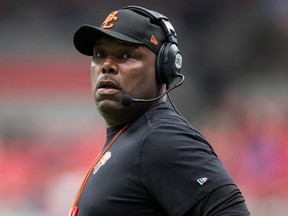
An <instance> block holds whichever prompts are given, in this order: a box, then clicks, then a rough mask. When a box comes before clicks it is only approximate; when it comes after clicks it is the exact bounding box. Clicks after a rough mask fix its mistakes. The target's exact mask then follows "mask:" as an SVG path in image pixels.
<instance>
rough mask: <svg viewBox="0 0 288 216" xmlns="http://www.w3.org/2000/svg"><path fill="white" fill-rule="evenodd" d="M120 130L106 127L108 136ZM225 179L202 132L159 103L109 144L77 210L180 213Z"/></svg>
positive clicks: (105, 215) (107, 214)
mask: <svg viewBox="0 0 288 216" xmlns="http://www.w3.org/2000/svg"><path fill="white" fill-rule="evenodd" d="M118 130H119V128H110V129H108V130H107V141H109V140H110V139H111V138H112V137H113V136H114V135H115V133H117V131H118ZM106 145H107V143H106ZM229 184H234V182H233V180H232V179H231V178H230V176H229V174H228V173H227V172H226V170H225V169H224V168H223V165H222V163H221V162H220V160H219V159H218V158H217V156H216V154H215V153H214V151H213V149H212V148H211V146H210V145H209V144H208V143H207V141H206V140H205V139H204V137H203V136H202V135H201V134H200V133H199V132H197V131H196V130H195V129H193V128H192V127H191V126H190V125H189V124H188V123H187V122H186V121H185V120H183V118H182V117H180V116H179V115H178V114H177V113H176V112H175V111H174V110H173V109H172V107H171V106H170V105H169V104H166V103H162V104H160V105H158V106H156V107H154V108H152V109H150V110H149V111H147V112H146V113H144V114H143V115H142V116H141V117H140V118H139V119H137V120H136V121H135V122H133V123H131V125H130V126H129V127H128V128H127V129H126V130H125V131H124V132H123V133H122V134H121V135H120V136H119V137H118V138H117V139H116V140H115V141H114V142H113V144H112V145H111V146H110V147H109V149H108V150H107V152H106V153H105V154H104V155H103V158H102V159H101V160H100V165H99V163H98V165H97V166H96V168H95V169H94V171H93V172H92V173H91V175H90V177H89V179H88V181H87V183H86V185H85V187H84V189H83V191H82V193H81V196H80V198H79V200H78V202H77V206H78V208H79V210H78V214H77V215H78V216H90V215H91V216H92V215H93V216H94V215H99V216H115V215H118V216H120V215H123V216H124V215H125V216H127V215H131V216H135V215H137V216H160V215H161V216H162V215H175V216H178V215H179V216H180V215H183V214H184V213H185V212H187V211H188V210H189V209H191V208H193V207H194V206H195V205H196V204H197V203H198V202H199V201H200V200H201V199H203V198H204V197H205V196H206V195H207V194H209V193H210V192H211V191H213V190H215V189H217V188H220V187H222V186H224V185H229Z"/></svg>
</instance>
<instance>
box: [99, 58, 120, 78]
mask: <svg viewBox="0 0 288 216" xmlns="http://www.w3.org/2000/svg"><path fill="white" fill-rule="evenodd" d="M102 73H114V74H116V73H118V65H117V62H116V61H115V59H114V58H113V57H111V56H108V57H107V58H106V59H105V61H104V63H103V65H102Z"/></svg>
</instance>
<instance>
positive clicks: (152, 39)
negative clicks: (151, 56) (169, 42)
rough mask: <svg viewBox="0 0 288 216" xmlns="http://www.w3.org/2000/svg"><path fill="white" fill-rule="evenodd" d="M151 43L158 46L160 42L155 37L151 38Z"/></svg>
mask: <svg viewBox="0 0 288 216" xmlns="http://www.w3.org/2000/svg"><path fill="white" fill-rule="evenodd" d="M150 42H151V43H153V44H154V45H156V46H157V45H158V41H157V39H156V38H155V36H154V35H152V36H151V39H150Z"/></svg>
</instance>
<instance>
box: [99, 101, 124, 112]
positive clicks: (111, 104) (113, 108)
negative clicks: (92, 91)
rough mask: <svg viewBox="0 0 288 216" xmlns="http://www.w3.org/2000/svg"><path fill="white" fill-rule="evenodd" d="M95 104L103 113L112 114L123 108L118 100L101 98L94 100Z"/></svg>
mask: <svg viewBox="0 0 288 216" xmlns="http://www.w3.org/2000/svg"><path fill="white" fill-rule="evenodd" d="M96 106H97V109H98V110H99V112H100V113H103V114H113V113H115V112H117V111H119V110H121V109H123V106H122V105H121V104H120V102H116V101H112V100H103V101H99V102H96Z"/></svg>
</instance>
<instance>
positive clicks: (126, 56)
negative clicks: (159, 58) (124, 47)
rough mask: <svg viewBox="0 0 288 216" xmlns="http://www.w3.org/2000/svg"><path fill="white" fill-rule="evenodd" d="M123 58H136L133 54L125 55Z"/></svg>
mask: <svg viewBox="0 0 288 216" xmlns="http://www.w3.org/2000/svg"><path fill="white" fill-rule="evenodd" d="M123 58H125V59H131V58H134V55H133V54H132V53H124V55H123Z"/></svg>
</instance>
